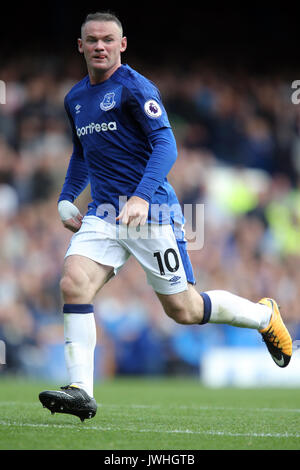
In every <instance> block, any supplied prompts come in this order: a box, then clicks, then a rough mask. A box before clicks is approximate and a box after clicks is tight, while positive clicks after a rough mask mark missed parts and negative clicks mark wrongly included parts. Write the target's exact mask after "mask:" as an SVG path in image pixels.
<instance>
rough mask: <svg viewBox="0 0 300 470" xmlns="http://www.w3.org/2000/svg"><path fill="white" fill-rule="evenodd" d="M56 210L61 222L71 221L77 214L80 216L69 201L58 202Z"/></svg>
mask: <svg viewBox="0 0 300 470" xmlns="http://www.w3.org/2000/svg"><path fill="white" fill-rule="evenodd" d="M57 208H58V212H59V215H60V218H61V220H62V221H63V222H64V221H65V220H68V219H73V218H74V217H76V216H77V215H78V214H80V211H79V209H78V208H77V207H76V206H74V204H72V202H70V201H66V200H65V201H60V202H59V203H58V206H57Z"/></svg>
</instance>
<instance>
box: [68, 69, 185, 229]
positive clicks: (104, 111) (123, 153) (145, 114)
mask: <svg viewBox="0 0 300 470" xmlns="http://www.w3.org/2000/svg"><path fill="white" fill-rule="evenodd" d="M65 108H66V111H67V113H68V116H69V119H70V122H71V126H72V131H73V142H74V153H75V154H77V155H80V156H82V158H83V159H84V162H85V165H86V168H87V175H88V178H87V182H90V185H91V196H92V202H91V203H90V204H89V208H88V213H87V214H88V215H97V216H102V217H103V216H104V213H103V210H99V207H100V208H103V207H105V206H107V207H109V206H112V207H114V208H115V211H116V215H118V213H119V210H121V207H119V203H120V196H121V197H122V196H123V198H122V201H123V203H124V201H125V198H127V199H129V198H130V197H131V196H132V195H133V194H134V192H135V190H136V188H137V186H138V184H139V183H140V181H141V179H142V177H143V174H144V171H145V168H146V165H147V162H148V160H149V158H150V156H151V154H152V150H153V147H152V145H151V142H150V139H149V135H150V134H151V133H152V132H154V131H156V130H158V129H161V128H170V127H171V126H170V123H169V119H168V116H167V113H166V110H165V108H164V106H163V103H162V100H161V96H160V93H159V91H158V89H157V88H156V86H155V85H154V84H153V83H152V82H151V81H150V80H148V79H147V78H145V77H144V76H142V75H141V74H139V73H138V72H136V71H135V70H133V69H132V68H131V67H129V66H128V65H121V66H120V67H119V68H118V69H117V70H116V71H115V72H114V73H113V74H112V75H111V77H110V78H109V79H108V80H106V81H104V82H101V83H99V84H96V85H91V83H90V80H89V77H88V76H86V77H85V78H83V80H81V81H80V82H79V83H77V84H76V85H75V86H74V87H73V88H72V89H71V90H70V92H69V93H68V94H67V96H66V98H65ZM78 177H79V179H80V175H78ZM67 185H68V182H67V180H66V182H65V185H64V188H63V192H64V193H66V192H67ZM149 204H150V210H149V220H152V221H154V222H158V220H157V218H158V214H157V207H160V206H162V205H164V206H166V205H167V206H168V207H172V218H173V219H175V220H178V221H179V222H182V213H181V209H180V205H179V202H178V200H177V197H176V194H175V191H174V189H173V188H172V186H171V185H170V183H169V182H168V180H167V178H164V180H163V182H162V184H160V185H159V187H158V188H157V189H156V191H155V193H154V195H153V197H152V199H151V201H149ZM152 207H155V211H152ZM151 217H152V218H151ZM159 221H160V222H162V223H169V220H168V221H167V220H165V219H164V215H162V214H161V211H159Z"/></svg>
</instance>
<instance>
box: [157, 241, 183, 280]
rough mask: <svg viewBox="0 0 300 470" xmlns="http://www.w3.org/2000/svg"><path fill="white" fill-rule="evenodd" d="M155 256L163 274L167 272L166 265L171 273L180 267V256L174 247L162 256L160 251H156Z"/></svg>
mask: <svg viewBox="0 0 300 470" xmlns="http://www.w3.org/2000/svg"><path fill="white" fill-rule="evenodd" d="M153 256H154V257H155V258H156V259H157V264H158V267H159V271H160V274H161V276H164V275H165V274H166V271H165V267H166V268H167V270H168V271H169V272H171V273H175V272H176V271H178V269H179V258H178V255H177V253H176V251H175V250H174V249H173V248H169V249H168V250H166V251H165V252H164V254H163V256H162V254H161V253H160V251H156V252H155V253H154V254H153Z"/></svg>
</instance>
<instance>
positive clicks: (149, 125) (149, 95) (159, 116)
mask: <svg viewBox="0 0 300 470" xmlns="http://www.w3.org/2000/svg"><path fill="white" fill-rule="evenodd" d="M124 99H125V103H126V107H127V110H128V111H129V112H130V113H131V115H132V117H133V118H134V119H135V120H136V121H137V122H138V123H139V125H140V126H141V128H142V130H143V132H144V133H145V134H146V135H149V134H151V133H152V132H153V131H156V130H157V129H161V128H163V127H171V125H170V122H169V119H168V115H167V112H166V110H165V107H164V105H163V102H162V99H161V96H160V93H159V91H158V89H157V88H156V87H155V85H153V84H151V83H149V84H147V85H146V86H145V84H141V85H140V86H137V85H136V86H134V87H131V88H130V89H129V88H126V89H125V93H124Z"/></svg>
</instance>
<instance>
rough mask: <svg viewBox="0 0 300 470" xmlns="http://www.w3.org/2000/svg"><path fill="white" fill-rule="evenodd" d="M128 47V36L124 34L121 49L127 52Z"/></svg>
mask: <svg viewBox="0 0 300 470" xmlns="http://www.w3.org/2000/svg"><path fill="white" fill-rule="evenodd" d="M126 49H127V38H126V36H124V37H123V38H122V39H121V49H120V51H121V52H125V51H126Z"/></svg>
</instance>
